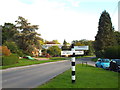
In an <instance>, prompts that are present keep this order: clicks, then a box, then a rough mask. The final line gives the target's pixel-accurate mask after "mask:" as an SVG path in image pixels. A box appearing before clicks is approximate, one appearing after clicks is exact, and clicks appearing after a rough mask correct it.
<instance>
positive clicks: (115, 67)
mask: <svg viewBox="0 0 120 90" xmlns="http://www.w3.org/2000/svg"><path fill="white" fill-rule="evenodd" d="M110 70H111V71H117V72H120V59H112V60H111V62H110Z"/></svg>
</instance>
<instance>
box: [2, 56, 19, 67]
mask: <svg viewBox="0 0 120 90" xmlns="http://www.w3.org/2000/svg"><path fill="white" fill-rule="evenodd" d="M18 60H19V57H18V55H16V54H11V55H10V56H2V65H3V66H6V65H12V64H15V63H17V62H18Z"/></svg>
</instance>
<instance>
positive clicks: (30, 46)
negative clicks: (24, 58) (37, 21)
mask: <svg viewBox="0 0 120 90" xmlns="http://www.w3.org/2000/svg"><path fill="white" fill-rule="evenodd" d="M15 22H16V23H17V24H16V26H17V29H18V30H19V31H20V33H19V34H17V35H16V42H17V43H18V45H19V47H20V48H21V49H22V50H23V51H24V53H26V54H31V53H32V51H33V50H34V47H37V48H38V49H40V48H41V47H40V43H39V41H38V40H41V38H40V37H39V36H40V34H38V33H37V32H36V30H37V29H38V25H31V23H28V21H27V20H26V19H25V18H23V17H21V16H19V17H18V20H16V21H15Z"/></svg>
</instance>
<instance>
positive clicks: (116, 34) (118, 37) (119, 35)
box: [114, 31, 120, 45]
mask: <svg viewBox="0 0 120 90" xmlns="http://www.w3.org/2000/svg"><path fill="white" fill-rule="evenodd" d="M114 34H115V39H116V40H117V44H118V45H120V32H118V31H115V32H114Z"/></svg>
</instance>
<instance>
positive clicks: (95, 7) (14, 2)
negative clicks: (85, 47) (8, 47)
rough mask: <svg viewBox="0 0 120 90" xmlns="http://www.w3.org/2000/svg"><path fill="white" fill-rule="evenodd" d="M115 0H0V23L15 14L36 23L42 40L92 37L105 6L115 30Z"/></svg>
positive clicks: (116, 21) (14, 18)
mask: <svg viewBox="0 0 120 90" xmlns="http://www.w3.org/2000/svg"><path fill="white" fill-rule="evenodd" d="M118 1H119V0H0V11H1V13H0V25H3V24H4V23H5V22H10V23H15V22H14V21H15V20H17V19H18V16H22V17H24V18H25V19H28V22H30V23H31V24H32V25H39V30H38V31H37V32H38V33H40V34H41V37H42V38H43V39H46V40H58V41H59V42H61V43H63V41H64V39H66V41H67V42H71V41H72V40H81V39H88V40H94V39H95V38H94V37H95V35H96V33H97V31H98V28H97V27H98V22H99V18H100V15H101V13H102V12H103V11H104V10H106V11H107V12H108V13H109V14H110V16H111V19H112V24H113V26H114V27H115V30H118V7H117V5H118Z"/></svg>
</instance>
